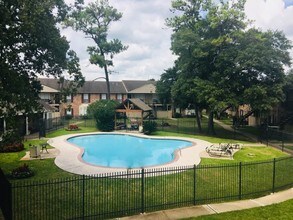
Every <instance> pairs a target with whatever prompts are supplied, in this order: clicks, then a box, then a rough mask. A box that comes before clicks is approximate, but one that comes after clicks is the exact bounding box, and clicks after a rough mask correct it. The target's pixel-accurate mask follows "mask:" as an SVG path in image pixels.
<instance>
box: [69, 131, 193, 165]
mask: <svg viewBox="0 0 293 220" xmlns="http://www.w3.org/2000/svg"><path fill="white" fill-rule="evenodd" d="M67 141H68V142H70V143H72V144H74V145H76V146H78V147H80V148H82V149H83V150H84V151H83V155H82V160H83V161H85V162H86V163H89V164H93V165H98V166H105V167H113V168H140V167H148V166H156V165H160V164H166V163H169V162H171V161H173V160H174V159H175V156H176V154H175V153H174V152H175V151H176V150H179V149H181V148H186V147H190V146H192V142H190V141H185V140H176V139H151V138H143V137H137V136H131V135H123V134H95V135H84V136H77V137H73V138H69V139H68V140H67Z"/></svg>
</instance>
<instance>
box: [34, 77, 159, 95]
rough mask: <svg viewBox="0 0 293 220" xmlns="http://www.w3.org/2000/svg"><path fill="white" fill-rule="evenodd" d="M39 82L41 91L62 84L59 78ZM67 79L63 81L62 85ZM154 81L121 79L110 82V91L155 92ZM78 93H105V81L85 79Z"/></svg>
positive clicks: (44, 79)
mask: <svg viewBox="0 0 293 220" xmlns="http://www.w3.org/2000/svg"><path fill="white" fill-rule="evenodd" d="M39 81H40V83H41V84H42V85H43V91H42V92H46V91H50V90H51V91H53V92H56V91H60V89H61V87H62V85H61V83H60V82H59V79H50V78H40V79H39ZM67 84H68V81H66V80H65V81H64V87H66V85H67ZM155 85H156V82H155V81H151V80H122V81H112V82H110V92H111V93H112V94H113V93H114V94H119V93H120V94H126V93H155V92H156V91H155ZM78 93H97V94H103V93H104V94H106V93H107V83H106V81H85V83H84V85H83V86H82V87H81V88H79V89H78Z"/></svg>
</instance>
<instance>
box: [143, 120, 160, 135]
mask: <svg viewBox="0 0 293 220" xmlns="http://www.w3.org/2000/svg"><path fill="white" fill-rule="evenodd" d="M156 130H157V123H156V122H155V121H144V122H143V133H144V134H152V133H153V132H155V131H156Z"/></svg>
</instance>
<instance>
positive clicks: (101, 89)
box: [78, 81, 126, 94]
mask: <svg viewBox="0 0 293 220" xmlns="http://www.w3.org/2000/svg"><path fill="white" fill-rule="evenodd" d="M110 92H111V93H112V94H113V93H122V94H124V93H126V90H125V88H124V86H123V84H122V82H115V81H114V82H110ZM78 93H99V94H102V93H105V94H106V93H107V83H106V82H103V81H86V82H85V83H84V85H83V87H81V88H79V89H78Z"/></svg>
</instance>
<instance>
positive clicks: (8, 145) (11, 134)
mask: <svg viewBox="0 0 293 220" xmlns="http://www.w3.org/2000/svg"><path fill="white" fill-rule="evenodd" d="M23 149H24V145H23V143H22V137H21V136H20V135H19V134H18V132H16V131H14V130H10V131H7V132H5V133H4V134H3V135H2V137H1V141H0V152H17V151H22V150H23Z"/></svg>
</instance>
